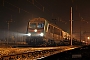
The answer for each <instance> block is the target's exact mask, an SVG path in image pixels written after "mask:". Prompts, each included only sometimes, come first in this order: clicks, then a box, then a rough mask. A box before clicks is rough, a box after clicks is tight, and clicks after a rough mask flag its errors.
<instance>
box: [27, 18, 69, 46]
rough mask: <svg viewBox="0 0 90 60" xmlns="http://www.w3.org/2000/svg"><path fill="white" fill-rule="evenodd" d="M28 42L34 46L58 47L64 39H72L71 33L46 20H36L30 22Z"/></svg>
mask: <svg viewBox="0 0 90 60" xmlns="http://www.w3.org/2000/svg"><path fill="white" fill-rule="evenodd" d="M27 35H28V36H27V37H26V42H27V43H28V44H29V45H33V46H42V45H44V46H46V45H56V44H57V43H59V42H60V41H62V40H63V39H70V35H69V33H67V32H65V31H63V30H62V29H61V28H59V27H58V26H56V25H55V24H52V23H50V22H49V21H47V20H45V19H44V18H34V19H32V20H30V21H29V22H28V26H27Z"/></svg>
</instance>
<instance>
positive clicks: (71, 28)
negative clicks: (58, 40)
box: [70, 7, 72, 46]
mask: <svg viewBox="0 0 90 60" xmlns="http://www.w3.org/2000/svg"><path fill="white" fill-rule="evenodd" d="M70 30H71V31H70V35H71V46H72V7H71V20H70Z"/></svg>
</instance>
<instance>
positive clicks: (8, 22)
mask: <svg viewBox="0 0 90 60" xmlns="http://www.w3.org/2000/svg"><path fill="white" fill-rule="evenodd" d="M6 22H7V24H8V38H7V44H8V41H9V37H10V35H9V29H10V23H11V22H13V21H12V15H11V20H9V21H6Z"/></svg>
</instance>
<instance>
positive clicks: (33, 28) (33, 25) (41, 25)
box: [26, 18, 45, 46]
mask: <svg viewBox="0 0 90 60" xmlns="http://www.w3.org/2000/svg"><path fill="white" fill-rule="evenodd" d="M44 35H45V20H44V19H40V18H38V19H33V20H31V21H30V22H29V23H28V27H27V38H26V42H27V43H28V44H29V45H35V46H36V45H41V44H43V42H44V40H43V37H44Z"/></svg>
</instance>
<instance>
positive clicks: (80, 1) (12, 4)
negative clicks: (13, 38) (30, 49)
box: [0, 0, 90, 35]
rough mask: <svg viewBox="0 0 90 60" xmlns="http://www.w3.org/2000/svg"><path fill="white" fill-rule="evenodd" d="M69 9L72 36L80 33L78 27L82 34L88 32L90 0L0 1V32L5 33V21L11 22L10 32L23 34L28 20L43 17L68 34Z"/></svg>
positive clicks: (89, 29)
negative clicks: (71, 19)
mask: <svg viewBox="0 0 90 60" xmlns="http://www.w3.org/2000/svg"><path fill="white" fill-rule="evenodd" d="M71 7H72V8H73V34H76V33H79V32H80V26H81V31H82V33H83V34H84V32H90V28H89V26H90V0H0V31H7V30H8V25H7V22H6V21H10V20H12V22H11V23H10V31H12V32H16V31H18V32H23V33H25V32H26V27H27V22H28V21H29V20H30V19H32V18H38V17H43V18H45V19H46V20H49V21H50V22H52V23H55V22H56V24H57V25H58V26H59V27H61V28H62V29H63V30H65V31H67V32H69V31H70V8H71ZM54 19H56V20H54ZM81 20H82V21H81ZM85 34H87V35H88V34H89V33H85Z"/></svg>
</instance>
